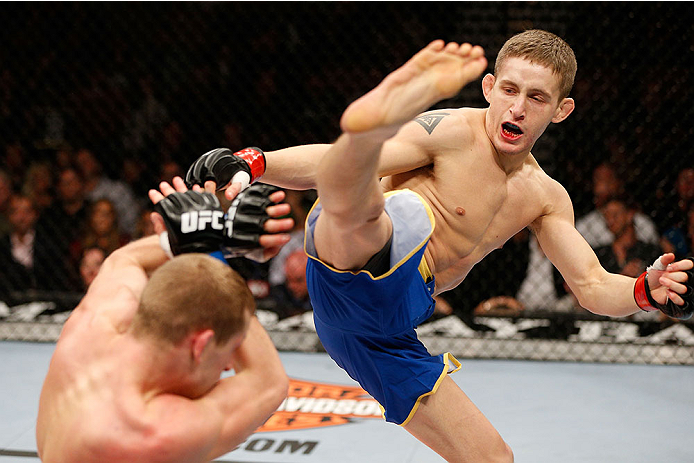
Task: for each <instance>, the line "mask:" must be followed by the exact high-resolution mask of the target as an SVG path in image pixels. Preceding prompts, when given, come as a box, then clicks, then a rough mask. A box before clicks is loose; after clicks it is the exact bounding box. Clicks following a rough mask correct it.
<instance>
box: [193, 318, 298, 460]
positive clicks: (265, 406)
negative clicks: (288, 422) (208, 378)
mask: <svg viewBox="0 0 694 463" xmlns="http://www.w3.org/2000/svg"><path fill="white" fill-rule="evenodd" d="M233 366H234V372H235V374H234V376H231V377H228V378H224V379H222V380H221V381H220V382H219V383H218V384H217V385H216V386H215V388H214V389H213V390H212V391H211V392H210V394H208V395H207V396H205V397H204V398H203V399H202V400H203V401H205V402H207V403H208V404H212V407H214V408H215V409H216V410H218V411H219V412H220V413H221V415H222V420H221V428H220V429H219V432H218V437H217V442H216V443H215V445H214V447H213V448H212V450H211V451H210V453H209V455H208V459H210V460H211V459H213V458H216V457H218V456H221V455H224V454H225V453H227V452H230V451H231V450H233V449H234V448H235V447H236V446H237V445H239V444H240V443H242V442H243V441H244V440H245V439H246V438H247V437H248V436H249V435H251V434H252V433H253V432H254V431H255V430H256V429H257V428H258V427H259V426H260V425H262V424H263V423H264V422H265V421H266V420H267V419H268V418H269V417H270V415H272V413H274V412H275V410H277V407H279V406H280V404H281V403H282V401H283V400H284V399H285V398H286V396H287V389H288V387H289V380H288V378H287V375H286V373H285V371H284V368H283V366H282V362H281V361H280V358H279V354H278V353H277V350H276V349H275V346H274V344H273V343H272V340H271V339H270V336H268V334H267V332H266V331H265V330H264V329H263V327H262V326H261V325H260V322H258V319H257V318H256V317H252V319H251V323H250V326H249V328H248V333H247V334H246V338H245V339H244V341H243V343H241V345H240V346H239V348H238V349H237V351H236V353H235V354H234V359H233Z"/></svg>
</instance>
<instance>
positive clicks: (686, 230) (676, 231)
mask: <svg viewBox="0 0 694 463" xmlns="http://www.w3.org/2000/svg"><path fill="white" fill-rule="evenodd" d="M660 245H661V246H662V248H663V250H664V251H665V252H672V253H673V254H675V256H677V258H678V259H682V258H684V257H688V256H689V257H691V256H694V203H691V204H690V205H689V212H688V213H687V222H686V223H685V224H684V225H683V226H673V227H670V228H668V229H667V230H665V233H663V239H662V240H661V242H660Z"/></svg>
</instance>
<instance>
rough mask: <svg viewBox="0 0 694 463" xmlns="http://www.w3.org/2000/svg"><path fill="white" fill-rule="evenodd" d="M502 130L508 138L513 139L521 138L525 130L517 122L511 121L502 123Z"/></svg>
mask: <svg viewBox="0 0 694 463" xmlns="http://www.w3.org/2000/svg"><path fill="white" fill-rule="evenodd" d="M501 132H502V133H503V134H504V136H505V137H506V138H510V139H512V140H516V139H518V138H520V136H521V135H523V131H522V130H521V128H520V127H518V126H517V125H516V124H512V123H510V122H504V123H503V124H501Z"/></svg>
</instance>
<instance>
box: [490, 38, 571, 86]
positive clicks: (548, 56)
mask: <svg viewBox="0 0 694 463" xmlns="http://www.w3.org/2000/svg"><path fill="white" fill-rule="evenodd" d="M507 58H523V59H527V60H528V61H530V62H531V63H535V64H540V65H542V66H547V67H548V68H550V69H551V70H552V72H553V73H554V74H557V75H558V76H559V92H560V100H562V99H564V98H566V97H567V96H569V93H570V92H571V88H572V87H573V85H574V79H575V78H576V69H577V67H578V65H577V63H576V56H575V55H574V52H573V50H572V49H571V47H570V46H569V44H568V43H566V42H565V41H564V40H563V39H562V38H561V37H559V36H557V35H555V34H552V33H551V32H547V31H543V30H540V29H531V30H528V31H525V32H521V33H520V34H516V35H514V36H513V37H511V38H510V39H508V40H507V41H506V43H505V44H504V46H503V47H501V50H499V54H498V55H497V57H496V63H494V75H498V73H499V71H500V69H501V67H502V66H503V65H504V62H505V61H506V59H507Z"/></svg>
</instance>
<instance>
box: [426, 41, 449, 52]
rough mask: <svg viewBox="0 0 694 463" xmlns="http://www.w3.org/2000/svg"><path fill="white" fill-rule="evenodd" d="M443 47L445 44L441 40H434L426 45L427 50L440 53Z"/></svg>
mask: <svg viewBox="0 0 694 463" xmlns="http://www.w3.org/2000/svg"><path fill="white" fill-rule="evenodd" d="M444 45H445V42H444V41H443V40H441V39H437V40H434V41H433V42H431V43H430V44H429V45H427V48H429V49H431V50H433V51H440V50H443V46H444Z"/></svg>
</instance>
